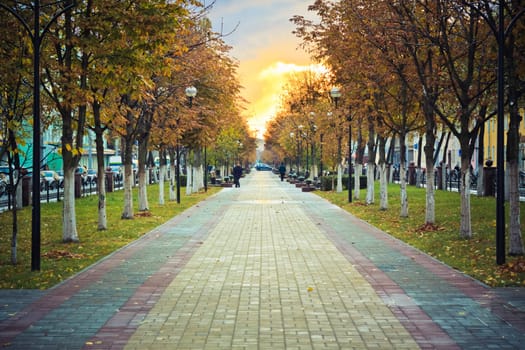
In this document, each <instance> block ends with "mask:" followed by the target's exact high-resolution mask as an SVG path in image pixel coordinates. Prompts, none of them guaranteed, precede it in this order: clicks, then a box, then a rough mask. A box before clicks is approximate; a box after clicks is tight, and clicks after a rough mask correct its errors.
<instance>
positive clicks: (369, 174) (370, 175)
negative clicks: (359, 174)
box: [366, 163, 376, 204]
mask: <svg viewBox="0 0 525 350" xmlns="http://www.w3.org/2000/svg"><path fill="white" fill-rule="evenodd" d="M375 167H376V166H375V164H374V163H368V168H367V169H366V204H374V201H375V186H374V181H375V178H374V175H375Z"/></svg>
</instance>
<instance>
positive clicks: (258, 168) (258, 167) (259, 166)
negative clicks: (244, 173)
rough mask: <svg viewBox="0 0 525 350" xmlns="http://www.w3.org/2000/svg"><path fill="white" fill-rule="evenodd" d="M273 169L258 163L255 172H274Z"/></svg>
mask: <svg viewBox="0 0 525 350" xmlns="http://www.w3.org/2000/svg"><path fill="white" fill-rule="evenodd" d="M272 169H273V168H272V167H271V166H269V165H268V164H264V163H257V164H256V165H255V170H258V171H272Z"/></svg>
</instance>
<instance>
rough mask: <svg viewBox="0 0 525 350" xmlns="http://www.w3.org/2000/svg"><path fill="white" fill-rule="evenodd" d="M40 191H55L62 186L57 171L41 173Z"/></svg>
mask: <svg viewBox="0 0 525 350" xmlns="http://www.w3.org/2000/svg"><path fill="white" fill-rule="evenodd" d="M40 178H41V181H40V190H41V191H43V190H46V189H48V188H49V189H50V190H55V189H57V188H58V187H59V186H60V183H59V176H58V174H57V172H56V171H53V170H43V171H41V172H40Z"/></svg>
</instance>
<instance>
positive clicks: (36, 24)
mask: <svg viewBox="0 0 525 350" xmlns="http://www.w3.org/2000/svg"><path fill="white" fill-rule="evenodd" d="M75 5H76V3H75V1H73V2H71V3H70V4H69V5H67V6H66V7H64V8H63V9H61V10H59V11H57V12H56V13H55V15H54V16H52V17H51V19H50V20H49V22H48V23H47V24H46V25H45V26H44V27H43V28H41V27H40V12H41V11H40V8H41V4H40V1H39V0H35V1H34V2H33V5H32V8H33V28H31V26H30V25H29V24H28V23H27V22H26V21H25V19H24V18H23V17H22V16H20V15H19V14H18V13H17V12H16V11H15V10H13V9H12V8H10V7H8V6H7V5H4V4H2V3H0V8H3V9H4V10H6V11H8V12H9V13H11V14H12V15H13V16H14V17H15V18H16V19H17V20H18V21H19V22H20V23H21V24H22V26H23V27H24V29H25V30H26V32H27V34H28V35H29V37H30V39H31V44H32V46H33V172H32V182H33V183H32V190H31V192H32V193H31V196H32V198H31V202H32V206H33V208H32V212H31V271H40V242H41V239H40V238H41V237H40V158H41V156H42V154H41V149H40V147H41V145H40V143H41V138H40V132H41V130H40V48H41V46H42V41H43V39H44V36H45V35H46V33H47V32H48V31H49V28H50V27H51V24H53V22H55V21H56V20H57V19H58V18H59V17H60V16H61V15H62V14H63V13H65V12H66V11H69V10H70V9H72V8H73V7H74V6H75Z"/></svg>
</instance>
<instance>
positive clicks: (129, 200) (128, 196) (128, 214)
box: [121, 164, 134, 219]
mask: <svg viewBox="0 0 525 350" xmlns="http://www.w3.org/2000/svg"><path fill="white" fill-rule="evenodd" d="M133 215H134V213H133V169H132V165H131V164H124V210H123V212H122V216H121V218H122V219H133Z"/></svg>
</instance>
